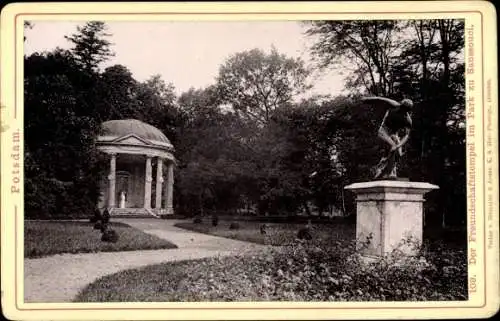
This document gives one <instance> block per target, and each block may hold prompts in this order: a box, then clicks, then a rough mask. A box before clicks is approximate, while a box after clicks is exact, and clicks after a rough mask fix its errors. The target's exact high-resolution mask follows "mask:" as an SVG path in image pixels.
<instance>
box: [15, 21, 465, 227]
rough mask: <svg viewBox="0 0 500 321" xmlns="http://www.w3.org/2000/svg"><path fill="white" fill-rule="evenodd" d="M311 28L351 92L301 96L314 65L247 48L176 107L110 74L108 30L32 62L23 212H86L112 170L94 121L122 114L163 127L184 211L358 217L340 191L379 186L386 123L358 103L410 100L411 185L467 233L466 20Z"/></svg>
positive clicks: (320, 52)
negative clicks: (362, 184)
mask: <svg viewBox="0 0 500 321" xmlns="http://www.w3.org/2000/svg"><path fill="white" fill-rule="evenodd" d="M303 26H304V28H305V31H306V35H307V37H311V39H313V42H314V43H313V46H312V47H311V48H310V51H311V54H312V55H313V56H315V57H316V58H317V66H316V68H326V69H330V68H332V69H334V70H340V71H342V72H343V73H344V75H345V76H346V77H347V83H346V84H345V87H346V89H347V91H348V94H347V95H345V96H338V97H333V98H329V99H316V98H308V99H302V100H301V99H300V98H301V95H303V94H305V93H307V90H308V89H309V88H310V85H311V83H310V77H309V76H310V72H311V70H310V69H309V68H306V67H305V63H304V62H303V61H301V60H300V59H296V58H291V57H287V56H285V55H283V54H281V53H279V52H278V51H277V50H275V49H274V50H272V51H271V52H270V53H265V52H264V51H262V50H260V49H252V50H248V51H243V52H238V53H235V54H233V55H231V56H229V57H228V58H227V59H226V61H224V62H223V63H222V64H221V66H220V68H219V73H218V76H217V78H216V80H215V81H214V83H213V84H210V85H209V86H207V87H205V88H198V89H195V88H191V89H189V90H187V91H185V92H183V93H181V94H180V95H179V96H178V97H177V96H176V94H175V87H174V84H172V83H170V82H169V81H168V79H162V78H161V76H159V75H152V76H151V77H150V78H149V79H147V80H146V81H138V80H136V79H135V78H134V77H133V74H132V72H131V71H130V70H129V69H128V67H127V66H124V65H120V64H115V65H111V66H108V67H107V68H105V69H104V70H102V69H101V68H100V67H101V66H102V65H103V63H104V62H106V61H107V59H109V57H111V55H112V50H111V43H110V42H109V40H108V38H109V36H110V34H109V33H107V31H106V30H107V26H106V24H105V23H102V22H95V21H94V22H88V23H86V24H84V25H83V26H80V27H78V29H77V32H76V33H75V34H73V35H70V36H68V37H67V39H68V41H70V42H71V43H72V44H73V48H71V49H70V50H62V49H56V50H54V51H52V52H49V53H35V54H32V55H30V56H27V57H25V75H24V78H25V79H24V81H25V128H26V140H25V143H26V146H25V150H26V161H25V166H26V168H25V170H26V191H27V194H26V208H27V213H30V214H29V215H30V216H31V217H33V216H43V215H45V216H53V217H54V216H69V215H73V213H77V212H79V213H83V212H89V211H90V210H91V208H92V207H93V206H95V204H96V203H97V197H98V195H97V191H98V180H99V177H100V176H101V175H102V173H103V170H105V166H104V167H103V166H102V159H101V158H100V157H101V156H100V155H99V154H98V153H97V152H96V149H95V145H94V140H95V137H96V135H97V133H98V131H99V125H100V124H101V123H102V122H103V121H106V120H110V119H123V118H136V119H140V120H142V121H144V122H147V123H149V124H151V125H153V126H155V127H157V128H159V129H160V130H161V131H163V132H164V133H165V134H166V136H167V137H169V139H170V140H171V141H172V143H173V145H174V146H175V149H176V151H175V156H176V158H177V169H176V185H175V193H174V197H175V199H174V204H175V206H176V212H178V213H182V214H186V215H197V214H203V215H207V214H209V213H222V212H223V213H232V214H234V213H236V212H239V211H242V210H250V211H256V212H257V213H259V214H261V215H267V214H273V215H295V214H297V213H301V212H305V213H307V214H311V213H313V212H318V213H328V212H331V211H332V209H333V208H336V209H339V210H341V211H344V212H345V213H352V212H353V210H354V208H353V204H354V202H353V201H352V199H351V195H349V194H344V190H343V188H344V186H345V185H347V184H349V183H351V182H354V181H361V180H365V179H368V178H370V177H371V172H370V169H371V167H372V166H373V165H375V164H376V162H377V161H378V158H379V157H380V150H379V149H380V146H381V145H380V144H379V142H378V140H377V137H376V129H377V126H378V125H379V123H380V121H381V115H379V114H378V113H377V112H376V111H374V110H372V109H369V108H366V106H363V105H362V104H360V100H359V98H360V97H361V96H363V95H379V96H386V97H389V98H393V99H398V100H400V99H402V98H410V99H412V100H413V102H414V108H413V110H412V117H413V121H414V125H413V128H412V132H411V136H410V141H409V144H408V145H407V150H406V151H405V156H404V157H405V164H406V166H405V167H404V168H403V169H402V170H403V172H402V175H404V176H407V177H409V178H410V179H411V180H418V181H430V182H433V183H436V184H437V185H439V186H440V190H439V191H438V192H436V193H433V194H434V196H431V197H430V199H429V201H428V202H427V204H428V205H429V208H428V211H429V212H431V213H433V215H428V216H427V217H431V218H436V222H435V223H436V224H443V222H444V223H445V224H452V223H456V224H460V223H461V222H462V220H463V219H464V217H465V199H466V198H465V128H464V123H465V99H464V96H465V79H464V59H463V46H464V44H463V42H464V39H463V29H464V23H463V21H462V20H450V19H437V20H411V21H402V20H369V21H368V20H366V21H311V22H304V23H303ZM27 41H29V39H28V40H27ZM340 71H339V72H340ZM75 200H76V201H75ZM459 200H463V201H459ZM41 213H42V214H41Z"/></svg>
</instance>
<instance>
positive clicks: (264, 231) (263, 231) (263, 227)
mask: <svg viewBox="0 0 500 321" xmlns="http://www.w3.org/2000/svg"><path fill="white" fill-rule="evenodd" d="M266 229H267V225H266V224H262V225H261V226H260V234H262V235H266V234H267V232H266Z"/></svg>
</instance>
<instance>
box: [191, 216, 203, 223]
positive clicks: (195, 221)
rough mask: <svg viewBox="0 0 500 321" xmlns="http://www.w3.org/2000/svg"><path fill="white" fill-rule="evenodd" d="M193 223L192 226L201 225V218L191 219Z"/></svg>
mask: <svg viewBox="0 0 500 321" xmlns="http://www.w3.org/2000/svg"><path fill="white" fill-rule="evenodd" d="M193 223H194V224H201V223H203V221H202V219H201V217H195V218H194V219H193Z"/></svg>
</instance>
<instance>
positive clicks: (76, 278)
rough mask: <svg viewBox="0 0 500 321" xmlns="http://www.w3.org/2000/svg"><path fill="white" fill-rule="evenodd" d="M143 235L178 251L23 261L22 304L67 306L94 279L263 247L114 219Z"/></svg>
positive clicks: (152, 222)
mask: <svg viewBox="0 0 500 321" xmlns="http://www.w3.org/2000/svg"><path fill="white" fill-rule="evenodd" d="M114 221H116V222H118V221H119V222H123V223H126V224H129V225H131V226H133V227H136V228H138V229H140V230H142V231H144V232H145V233H149V234H153V235H156V236H158V237H160V238H163V239H166V240H168V241H170V242H172V243H174V244H176V245H177V246H178V247H179V248H177V249H166V250H143V251H128V252H100V253H85V254H83V253H82V254H60V255H54V256H50V257H44V258H38V259H25V260H24V301H25V302H27V303H32V302H40V303H42V302H43V303H48V302H70V301H71V300H72V299H73V298H74V297H75V296H76V295H77V294H78V291H80V290H81V289H82V288H83V287H85V286H86V285H87V284H89V283H92V282H93V281H95V280H96V279H98V278H100V277H102V276H105V275H108V274H113V273H116V272H119V271H122V270H126V269H132V268H138V267H142V266H146V265H151V264H157V263H162V262H171V261H182V260H192V259H199V258H205V257H213V256H217V255H221V256H225V255H231V254H235V253H242V252H244V251H255V250H262V249H263V248H264V246H262V245H258V244H253V243H248V242H242V241H237V240H230V239H226V238H221V237H216V236H211V235H206V234H201V233H196V232H191V231H187V230H183V229H180V228H177V227H175V226H173V225H174V224H175V223H177V222H179V221H174V220H158V219H115V220H114Z"/></svg>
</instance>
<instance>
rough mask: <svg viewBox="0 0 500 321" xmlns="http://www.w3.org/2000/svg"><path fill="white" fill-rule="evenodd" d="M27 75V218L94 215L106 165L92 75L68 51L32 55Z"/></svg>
mask: <svg viewBox="0 0 500 321" xmlns="http://www.w3.org/2000/svg"><path fill="white" fill-rule="evenodd" d="M24 71H25V75H24V90H25V93H24V106H25V115H24V122H25V155H26V162H25V174H26V213H27V216H28V217H51V216H52V217H54V216H59V217H61V216H63V217H64V216H66V217H68V216H71V215H79V214H80V215H81V214H84V215H85V214H86V215H89V214H90V213H91V212H92V210H93V207H94V206H95V204H96V202H97V197H98V190H99V188H98V181H97V178H98V177H99V171H100V168H101V167H100V158H99V155H98V152H97V151H96V149H95V145H94V139H95V135H96V134H97V132H98V128H99V118H98V117H96V115H95V113H94V109H92V108H90V107H91V106H89V105H88V102H87V101H86V97H87V94H86V92H87V90H88V78H87V74H86V73H84V72H83V71H82V70H81V69H80V67H79V65H78V64H77V62H76V61H75V60H74V59H73V56H72V55H71V53H69V52H67V51H64V50H55V51H54V52H49V53H45V54H38V53H35V54H33V55H30V56H28V57H26V58H25V68H24ZM87 107H89V108H87Z"/></svg>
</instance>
